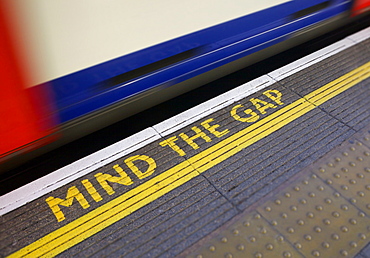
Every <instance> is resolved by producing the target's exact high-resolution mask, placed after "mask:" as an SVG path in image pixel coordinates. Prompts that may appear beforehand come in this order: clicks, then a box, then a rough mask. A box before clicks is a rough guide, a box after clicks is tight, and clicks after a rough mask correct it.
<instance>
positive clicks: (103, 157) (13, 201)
mask: <svg viewBox="0 0 370 258" xmlns="http://www.w3.org/2000/svg"><path fill="white" fill-rule="evenodd" d="M159 138H160V136H159V134H157V133H156V131H155V130H154V129H153V128H148V129H145V130H143V131H141V132H139V133H137V134H134V135H132V136H130V137H128V138H126V139H123V140H121V141H119V142H117V143H115V144H112V145H110V146H108V147H106V148H104V149H102V150H100V151H97V152H95V153H93V154H91V155H89V156H86V157H84V158H82V159H80V160H77V161H75V162H73V163H72V164H70V165H67V166H65V167H63V168H61V169H58V170H56V171H54V172H53V173H51V174H48V175H46V176H44V177H42V178H40V179H38V180H36V181H33V182H31V183H29V184H27V185H25V186H22V187H20V188H18V189H16V190H14V191H12V192H10V193H7V194H5V195H3V196H1V197H0V216H1V215H4V214H5V213H8V212H10V211H12V210H15V209H17V208H19V207H21V206H23V205H25V204H27V203H29V202H31V201H33V200H35V199H37V198H39V197H41V196H43V195H45V194H47V193H49V192H51V191H53V190H55V189H57V188H59V187H61V186H63V185H65V184H68V183H69V182H72V181H73V180H75V179H78V178H80V177H82V176H84V175H86V174H88V173H90V172H92V171H94V170H96V169H98V168H100V167H102V166H104V165H106V164H108V163H110V162H112V161H114V160H116V159H118V158H120V157H122V156H124V155H127V154H129V153H131V152H133V151H135V150H137V149H139V148H142V147H144V146H145V145H147V144H149V143H151V142H153V141H155V140H158V139H159Z"/></svg>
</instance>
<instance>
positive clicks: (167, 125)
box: [153, 75, 275, 137]
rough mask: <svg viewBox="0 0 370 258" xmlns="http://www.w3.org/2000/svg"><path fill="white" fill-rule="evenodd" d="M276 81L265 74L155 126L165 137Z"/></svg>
mask: <svg viewBox="0 0 370 258" xmlns="http://www.w3.org/2000/svg"><path fill="white" fill-rule="evenodd" d="M274 82H275V81H274V80H272V79H271V78H270V77H268V76H266V75H263V76H261V77H259V78H257V79H254V80H252V81H250V82H248V83H245V84H243V85H241V86H239V87H237V88H235V89H232V90H230V91H228V92H226V93H223V94H221V95H220V96H217V97H215V98H213V99H210V100H208V101H206V102H204V103H202V104H200V105H198V106H195V107H193V108H190V109H188V110H186V111H184V112H182V113H180V114H178V115H176V116H173V117H171V118H169V119H167V120H165V121H163V122H161V123H159V124H157V125H155V126H153V128H154V129H155V130H156V131H157V132H158V133H159V134H160V135H162V136H163V137H164V136H167V135H169V134H171V133H173V132H175V131H177V130H179V129H181V128H183V127H185V126H187V125H189V124H191V123H193V122H195V121H197V120H199V119H201V118H203V117H206V116H207V115H209V114H212V113H214V112H216V111H218V110H220V109H222V108H224V107H226V106H228V105H230V104H232V103H234V102H236V101H238V100H240V99H242V98H245V97H247V96H249V95H251V94H253V93H255V92H257V91H259V90H261V89H263V88H266V87H268V86H270V85H271V84H273V83H274Z"/></svg>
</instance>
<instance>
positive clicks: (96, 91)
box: [0, 0, 370, 171]
mask: <svg viewBox="0 0 370 258" xmlns="http://www.w3.org/2000/svg"><path fill="white" fill-rule="evenodd" d="M369 8H370V0H354V1H348V0H329V1H327V0H293V1H284V0H260V1H251V0H219V1H211V0H203V1H199V0H188V1H169V0H158V1H144V0H136V1H120V0H110V1H99V0H89V1H82V0H80V1H72V0H53V1H48V0H32V1H27V0H2V1H0V34H1V36H0V53H1V55H0V61H1V70H0V87H1V92H2V93H1V101H0V103H1V104H0V117H1V126H0V140H1V142H0V170H2V171H4V170H6V169H7V168H9V167H11V166H14V165H17V164H20V163H21V162H23V161H25V160H27V159H30V158H32V157H34V156H36V155H39V154H40V153H43V152H46V151H49V150H51V149H53V148H56V147H58V146H60V145H62V144H65V143H67V142H70V141H72V140H74V139H77V138H79V137H81V136H83V135H86V134H88V133H91V132H93V131H96V130H98V129H101V128H103V127H104V126H107V125H109V124H112V123H114V122H116V121H119V120H120V119H122V118H125V117H128V116H130V115H133V114H135V113H137V112H140V111H142V110H144V109H147V108H149V107H151V106H153V105H156V104H158V103H160V102H163V101H165V100H168V99H170V98H173V97H175V96H177V95H180V94H182V93H184V92H186V91H189V90H192V89H194V88H195V87H198V86H200V85H203V84H205V83H207V82H210V81H212V80H215V79H217V78H220V77H222V76H225V75H227V74H229V73H232V72H234V71H236V70H239V69H241V68H243V67H246V66H248V65H250V64H252V63H255V62H257V61H260V60H262V59H264V58H267V57H269V56H271V55H274V54H277V53H278V52H281V51H284V50H286V49H289V48H291V47H292V46H294V45H298V44H300V43H302V42H304V41H307V40H308V39H311V38H314V37H316V36H318V35H320V34H323V33H325V32H328V31H330V30H333V29H334V28H339V27H341V26H344V25H345V24H346V23H348V22H349V21H351V20H352V19H355V17H356V16H358V15H360V16H364V15H365V16H366V15H369Z"/></svg>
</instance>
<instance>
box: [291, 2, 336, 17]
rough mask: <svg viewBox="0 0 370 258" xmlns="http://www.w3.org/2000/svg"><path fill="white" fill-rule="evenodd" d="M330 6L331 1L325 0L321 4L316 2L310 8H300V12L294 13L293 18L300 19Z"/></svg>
mask: <svg viewBox="0 0 370 258" xmlns="http://www.w3.org/2000/svg"><path fill="white" fill-rule="evenodd" d="M329 6H330V1H325V2H322V3H320V4H316V5H313V6H310V7H308V8H305V9H303V10H300V11H298V12H295V13H293V15H292V18H293V19H298V18H301V17H303V16H306V15H309V14H311V13H315V12H318V11H320V10H323V9H325V8H327V7H329Z"/></svg>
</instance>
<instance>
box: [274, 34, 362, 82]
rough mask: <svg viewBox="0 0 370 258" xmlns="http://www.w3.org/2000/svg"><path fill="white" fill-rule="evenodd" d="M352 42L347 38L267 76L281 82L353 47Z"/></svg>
mask: <svg viewBox="0 0 370 258" xmlns="http://www.w3.org/2000/svg"><path fill="white" fill-rule="evenodd" d="M355 44H356V43H354V42H353V41H352V40H349V39H347V38H345V39H343V40H341V41H338V42H336V43H334V44H332V45H330V46H327V47H325V48H323V49H320V50H318V51H316V52H315V53H312V54H310V55H308V56H305V57H302V58H301V59H298V60H297V61H294V62H292V63H290V64H288V65H286V66H283V67H281V68H279V69H277V70H275V71H273V72H271V73H269V74H268V75H269V76H271V77H272V78H274V79H275V80H277V81H279V80H282V79H284V78H286V77H288V76H290V75H292V74H295V73H297V72H299V71H301V70H303V69H305V68H307V67H309V66H311V65H314V64H316V63H318V62H320V61H322V60H324V59H326V58H328V57H330V56H332V55H334V54H337V53H339V52H341V51H343V50H344V49H346V48H349V47H351V46H353V45H355Z"/></svg>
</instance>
